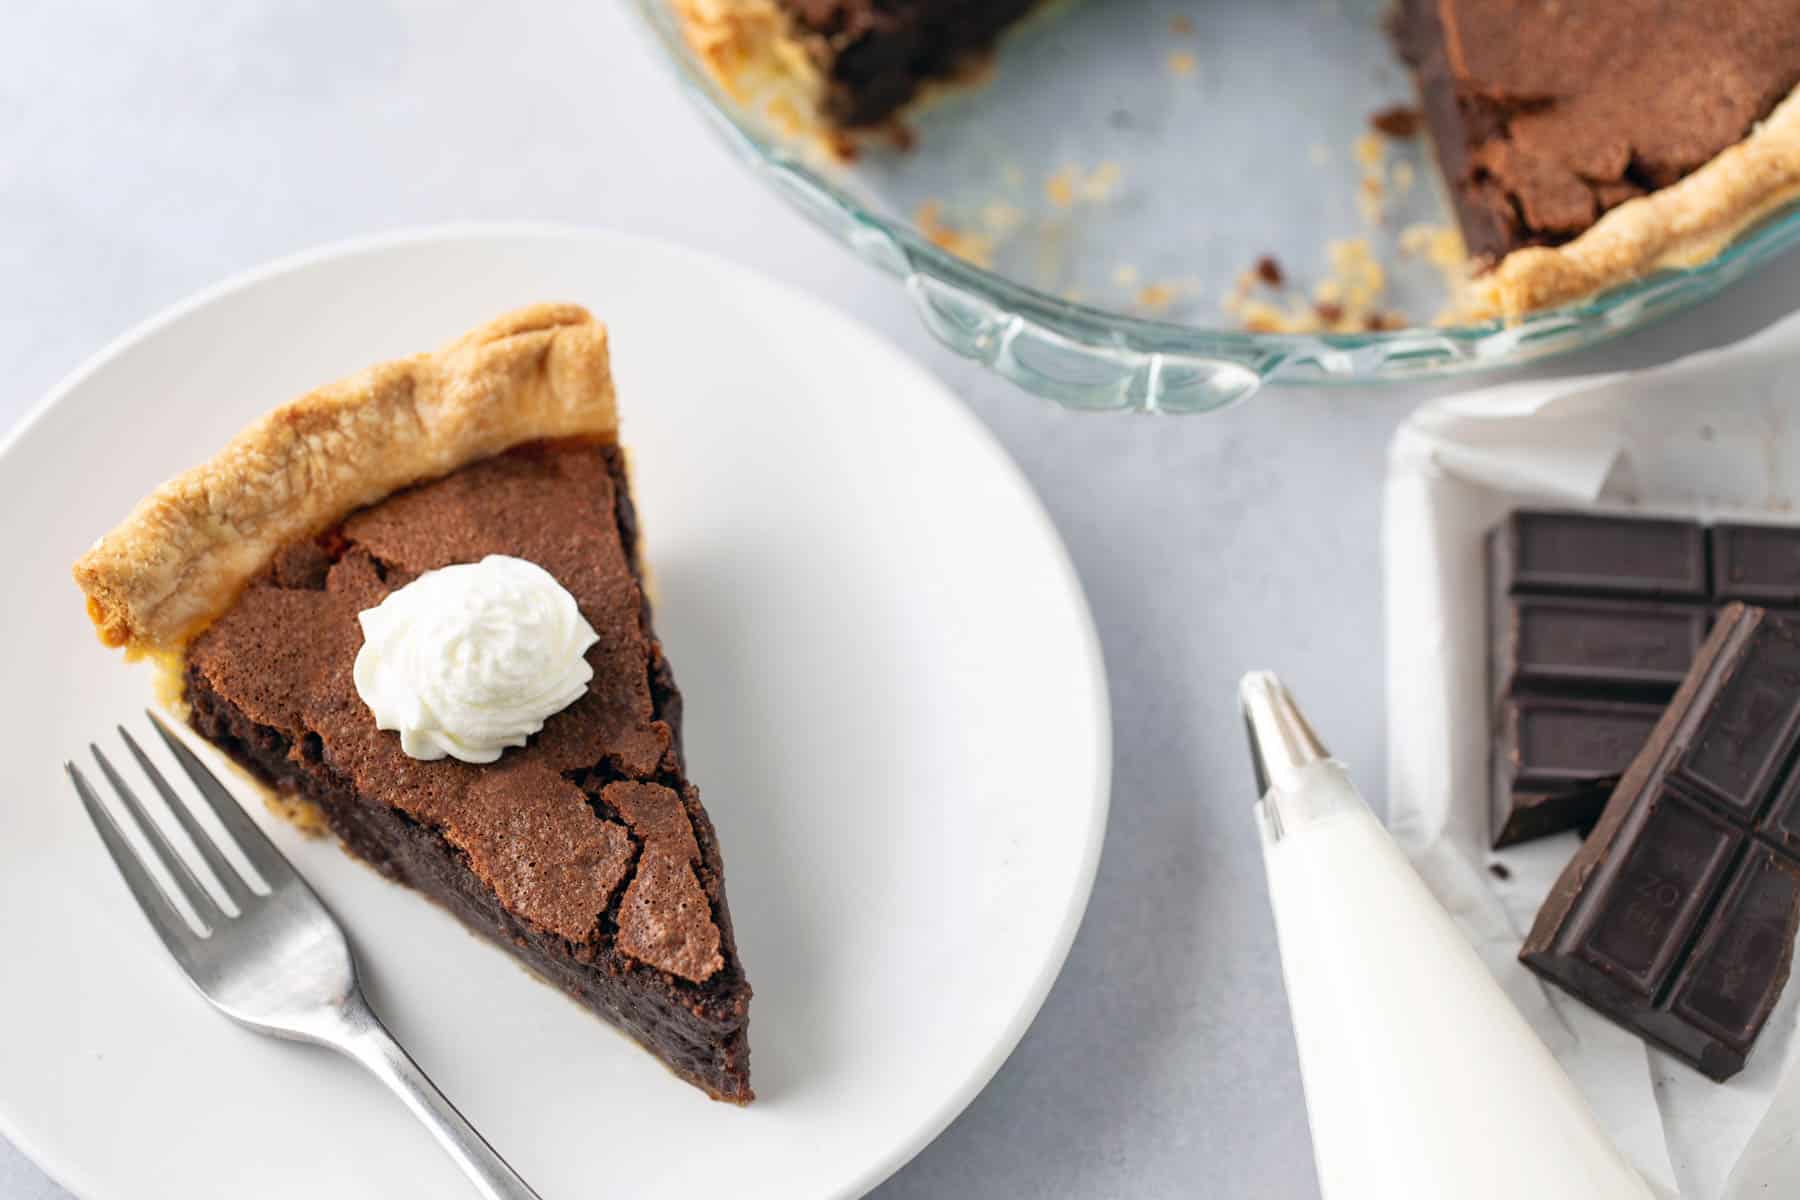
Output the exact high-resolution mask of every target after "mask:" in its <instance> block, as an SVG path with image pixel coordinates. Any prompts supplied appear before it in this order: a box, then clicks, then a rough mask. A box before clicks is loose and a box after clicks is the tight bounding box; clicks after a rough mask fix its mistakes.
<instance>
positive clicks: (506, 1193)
mask: <svg viewBox="0 0 1800 1200" xmlns="http://www.w3.org/2000/svg"><path fill="white" fill-rule="evenodd" d="M343 1017H344V1020H345V1023H346V1028H344V1029H343V1030H342V1031H341V1034H340V1037H338V1038H334V1039H333V1042H334V1044H335V1045H336V1046H337V1048H338V1049H339V1050H341V1051H343V1052H344V1053H345V1054H346V1055H348V1056H349V1057H350V1058H352V1059H354V1060H356V1061H357V1062H358V1063H361V1064H362V1065H363V1067H365V1068H366V1069H367V1070H368V1071H369V1073H370V1074H371V1075H374V1076H375V1078H377V1079H379V1080H381V1082H383V1083H385V1084H387V1085H388V1087H389V1088H390V1089H392V1091H393V1092H394V1094H395V1095H397V1096H399V1097H400V1099H401V1100H402V1101H404V1102H405V1104H406V1107H407V1108H409V1109H411V1110H412V1114H413V1116H415V1117H417V1118H419V1120H420V1121H421V1122H423V1123H424V1125H425V1128H427V1129H429V1130H430V1131H431V1136H432V1137H434V1138H436V1139H437V1142H438V1145H440V1146H442V1147H443V1148H444V1149H445V1150H446V1151H447V1152H448V1153H449V1155H450V1157H451V1158H453V1159H455V1160H456V1165H457V1166H459V1167H461V1168H462V1172H463V1174H464V1175H467V1176H468V1177H469V1182H470V1183H472V1184H474V1185H475V1190H476V1191H477V1192H479V1193H480V1194H481V1195H482V1196H484V1197H486V1198H487V1200H539V1196H538V1194H537V1193H536V1192H534V1191H532V1190H531V1185H530V1184H528V1183H526V1182H525V1181H524V1180H523V1179H521V1178H519V1173H518V1172H517V1171H514V1170H513V1169H512V1168H511V1167H509V1166H507V1164H506V1160H505V1159H504V1158H501V1157H500V1155H499V1153H498V1152H496V1151H495V1149H494V1148H493V1147H492V1146H490V1145H488V1144H487V1139H486V1138H483V1137H482V1136H481V1134H479V1133H477V1132H476V1131H475V1127H474V1126H473V1125H471V1124H469V1122H468V1121H467V1120H466V1119H465V1118H464V1117H463V1115H462V1114H461V1113H459V1112H457V1111H456V1106H455V1105H453V1104H451V1103H450V1101H449V1100H448V1099H446V1098H445V1096H444V1093H442V1092H440V1091H438V1089H437V1085H436V1084H434V1083H432V1082H431V1080H430V1079H429V1078H428V1077H427V1076H426V1074H425V1072H423V1071H421V1070H420V1069H419V1064H418V1063H416V1062H414V1061H413V1060H412V1056H411V1055H409V1054H407V1052H406V1051H405V1050H403V1049H402V1048H401V1046H400V1043H399V1042H397V1041H395V1040H394V1035H393V1034H391V1033H389V1032H388V1031H387V1029H386V1027H385V1026H383V1025H382V1023H381V1021H380V1019H379V1018H377V1017H376V1016H375V1013H374V1011H373V1010H371V1009H370V1008H369V1006H368V1004H367V1002H365V1001H364V1000H363V998H362V997H361V995H359V994H356V993H352V995H351V997H350V999H349V1001H348V1002H347V1003H346V1004H345V1006H344V1010H343Z"/></svg>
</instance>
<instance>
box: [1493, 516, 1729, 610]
mask: <svg viewBox="0 0 1800 1200" xmlns="http://www.w3.org/2000/svg"><path fill="white" fill-rule="evenodd" d="M1493 553H1494V555H1495V563H1496V566H1495V575H1496V576H1497V577H1501V578H1505V579H1507V580H1508V581H1509V582H1510V584H1511V586H1512V588H1513V589H1514V590H1516V591H1523V592H1543V593H1549V592H1560V593H1566V594H1573V595H1625V596H1663V597H1669V598H1680V599H1689V600H1703V599H1705V598H1706V595H1707V590H1708V589H1707V575H1706V531H1705V530H1704V529H1703V528H1701V527H1700V526H1699V525H1696V524H1694V523H1693V522H1692V521H1673V520H1663V519H1653V518H1648V517H1632V516H1609V515H1603V514H1596V513H1579V512H1541V511H1533V510H1520V511H1518V512H1515V513H1513V514H1512V515H1511V516H1510V517H1508V518H1507V520H1506V522H1505V524H1503V525H1501V527H1500V528H1499V529H1498V530H1497V531H1496V536H1495V543H1494V548H1493Z"/></svg>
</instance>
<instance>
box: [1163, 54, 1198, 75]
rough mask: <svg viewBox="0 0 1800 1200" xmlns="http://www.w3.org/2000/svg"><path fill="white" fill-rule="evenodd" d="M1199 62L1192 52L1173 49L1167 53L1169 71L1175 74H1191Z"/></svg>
mask: <svg viewBox="0 0 1800 1200" xmlns="http://www.w3.org/2000/svg"><path fill="white" fill-rule="evenodd" d="M1198 65H1199V64H1198V63H1197V61H1196V60H1195V58H1194V56H1193V54H1192V53H1190V52H1189V51H1186V50H1174V51H1171V52H1170V54H1169V71H1170V73H1172V74H1175V75H1192V74H1193V73H1194V69H1195V67H1196V66H1198Z"/></svg>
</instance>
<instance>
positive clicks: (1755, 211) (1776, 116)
mask: <svg viewBox="0 0 1800 1200" xmlns="http://www.w3.org/2000/svg"><path fill="white" fill-rule="evenodd" d="M1795 199H1800V88H1796V89H1794V91H1792V92H1790V93H1788V96H1787V98H1786V99H1785V100H1783V101H1782V102H1781V103H1780V104H1778V105H1776V106H1775V110H1774V111H1773V112H1771V113H1770V114H1769V115H1768V116H1767V117H1765V118H1764V119H1763V121H1762V123H1761V124H1760V125H1758V126H1757V127H1756V128H1755V129H1753V130H1752V131H1751V132H1750V135H1749V136H1748V137H1746V138H1745V139H1744V140H1743V141H1741V142H1739V143H1738V144H1737V145H1735V146H1728V147H1726V148H1725V149H1724V150H1722V151H1720V152H1719V153H1718V154H1717V155H1716V156H1714V157H1713V158H1712V159H1711V160H1710V161H1708V162H1707V163H1706V164H1705V165H1704V166H1702V167H1700V168H1699V169H1698V170H1696V171H1694V172H1693V173H1692V174H1690V175H1688V176H1687V177H1686V178H1685V179H1681V180H1677V181H1676V182H1675V183H1672V184H1670V185H1669V186H1667V187H1664V188H1659V189H1658V190H1656V191H1654V192H1651V193H1650V194H1648V195H1646V196H1639V197H1638V198H1636V199H1635V200H1628V201H1626V202H1625V203H1624V204H1621V205H1619V206H1618V207H1617V208H1614V209H1612V210H1611V211H1609V212H1607V213H1605V214H1604V215H1602V216H1601V218H1600V219H1599V220H1598V221H1596V222H1594V224H1593V225H1592V226H1591V227H1590V228H1588V229H1587V230H1586V231H1584V232H1583V233H1582V234H1581V235H1580V236H1578V237H1576V238H1575V239H1574V240H1572V241H1569V242H1566V243H1564V244H1563V245H1561V246H1555V247H1545V246H1528V247H1526V248H1524V249H1521V250H1514V251H1513V252H1512V253H1511V254H1508V255H1507V256H1506V257H1505V258H1503V259H1501V260H1500V262H1499V263H1498V264H1497V265H1496V266H1495V267H1494V269H1493V270H1492V271H1490V272H1488V273H1487V274H1486V275H1484V276H1482V277H1480V278H1478V279H1477V280H1476V281H1475V287H1476V295H1477V298H1478V300H1479V302H1480V306H1481V308H1482V309H1483V310H1484V311H1485V313H1486V315H1490V316H1493V315H1497V316H1502V317H1505V318H1506V319H1507V320H1509V321H1512V320H1516V319H1518V318H1520V317H1522V316H1524V315H1525V314H1527V313H1531V312H1536V311H1538V310H1539V309H1544V308H1551V307H1554V306H1555V305H1558V304H1566V303H1568V302H1569V301H1571V300H1579V299H1580V298H1582V297H1583V296H1589V295H1592V294H1594V293H1596V292H1600V291H1604V290H1605V289H1607V288H1610V287H1615V286H1617V285H1619V284H1622V283H1629V282H1631V281H1632V280H1634V279H1641V278H1643V277H1644V276H1646V275H1648V274H1650V273H1651V272H1652V271H1657V270H1662V269H1664V268H1678V267H1694V266H1699V265H1700V264H1701V263H1705V262H1708V261H1710V260H1712V259H1713V258H1715V257H1717V256H1718V254H1719V252H1720V251H1722V250H1723V249H1725V247H1726V246H1728V245H1730V244H1731V242H1732V239H1733V238H1735V237H1736V236H1737V235H1738V234H1739V233H1741V232H1743V231H1744V230H1745V229H1748V228H1749V227H1750V226H1752V225H1754V224H1756V222H1758V221H1760V220H1762V219H1763V218H1764V217H1767V216H1770V215H1772V214H1773V213H1774V212H1775V211H1776V210H1777V209H1780V208H1781V207H1782V206H1783V205H1786V204H1787V203H1789V202H1790V201H1792V200H1795Z"/></svg>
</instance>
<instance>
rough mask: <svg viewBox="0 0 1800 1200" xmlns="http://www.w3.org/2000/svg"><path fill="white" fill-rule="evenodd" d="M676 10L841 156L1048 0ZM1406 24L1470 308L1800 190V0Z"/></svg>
mask: <svg viewBox="0 0 1800 1200" xmlns="http://www.w3.org/2000/svg"><path fill="white" fill-rule="evenodd" d="M670 3H672V4H674V6H675V10H676V12H677V15H678V16H679V17H680V19H681V21H682V24H683V26H684V28H685V30H686V33H687V38H688V41H689V44H690V45H691V46H692V47H693V49H694V51H695V54H696V56H697V57H698V58H699V59H700V61H701V62H702V63H703V64H704V65H705V66H706V67H707V69H708V70H709V71H710V72H711V73H712V74H713V75H714V76H715V78H717V79H718V81H719V82H720V83H721V85H722V86H723V87H724V88H725V89H726V91H727V92H728V93H730V94H731V95H733V96H734V97H736V98H737V99H738V100H739V101H741V102H746V103H751V104H759V105H761V106H762V107H763V108H764V109H765V111H767V112H769V113H770V114H771V115H773V116H775V117H776V118H777V119H778V120H779V121H780V122H781V123H783V124H785V125H787V126H789V127H794V128H799V129H800V130H802V131H804V132H809V133H810V132H819V133H823V134H824V135H825V136H826V139H827V142H828V144H831V145H834V146H837V147H840V148H844V147H853V146H854V142H855V138H856V137H857V135H858V134H859V133H862V132H866V131H868V130H871V129H889V128H891V127H892V126H893V123H894V120H895V118H896V116H897V115H904V112H905V110H906V108H907V106H908V105H909V104H911V103H912V102H913V101H915V100H916V99H918V98H919V97H920V96H922V95H924V94H927V93H928V92H929V91H930V90H931V87H932V85H933V84H935V83H938V82H940V81H944V80H948V79H951V78H953V77H955V76H957V75H959V74H966V69H967V67H968V66H969V64H970V63H971V62H977V61H980V60H981V59H982V58H983V57H984V56H985V55H986V54H987V52H988V51H989V50H990V49H991V48H992V47H993V45H994V43H995V41H996V39H997V38H998V37H999V35H1000V34H1001V33H1002V32H1004V30H1005V29H1006V28H1007V27H1009V26H1010V25H1011V24H1013V23H1015V22H1016V21H1018V20H1019V19H1020V18H1022V17H1024V16H1025V15H1026V14H1028V13H1029V12H1030V11H1031V10H1033V9H1034V8H1037V7H1038V5H1037V4H1035V3H1033V2H1031V0H967V2H959V0H905V2H900V0H670ZM1203 20H1204V18H1199V17H1197V18H1195V19H1194V20H1193V21H1192V22H1190V23H1193V24H1200V23H1203ZM1394 32H1395V34H1396V37H1397V40H1398V42H1399V45H1400V48H1401V52H1402V55H1403V57H1405V58H1406V60H1407V61H1408V62H1409V63H1410V64H1411V65H1412V67H1413V68H1414V70H1415V72H1416V74H1417V76H1418V81H1419V85H1420V91H1421V95H1422V99H1423V104H1424V110H1425V117H1426V123H1427V125H1428V126H1429V128H1430V132H1431V135H1432V139H1433V141H1434V143H1435V145H1436V147H1437V151H1438V158H1439V166H1440V167H1441V169H1442V172H1443V175H1444V181H1445V184H1446V185H1447V187H1448V190H1449V191H1450V193H1451V196H1452V200H1453V207H1454V208H1455V211H1456V214H1457V219H1458V223H1459V225H1460V226H1461V229H1462V233H1463V237H1464V241H1465V244H1466V246H1467V248H1468V251H1469V255H1470V260H1471V262H1470V265H1471V266H1472V267H1474V268H1476V269H1477V270H1478V271H1479V272H1481V274H1480V275H1479V277H1478V279H1477V286H1476V288H1475V295H1474V296H1473V298H1472V301H1471V303H1470V305H1469V306H1468V307H1469V312H1468V314H1467V315H1469V316H1471V317H1478V316H1484V315H1491V314H1501V315H1505V316H1508V317H1518V316H1521V315H1523V314H1525V313H1527V312H1531V311H1535V310H1538V309H1542V308H1548V307H1551V306H1554V305H1557V304H1562V303H1566V302H1568V301H1570V300H1575V299H1579V298H1581V297H1583V296H1587V295H1590V294H1593V293H1596V292H1599V291H1602V290H1604V289H1606V288H1609V287H1612V286H1615V285H1618V284H1622V283H1626V282H1629V281H1630V280H1633V279H1637V278H1640V277H1642V276H1644V275H1647V274H1649V273H1650V272H1652V271H1655V270H1657V269H1660V268H1665V267H1680V266H1692V265H1696V264H1698V263H1701V262H1705V261H1707V260H1708V259H1711V258H1712V257H1714V256H1715V255H1717V254H1718V252H1719V251H1720V250H1721V249H1723V248H1724V247H1725V246H1726V245H1727V244H1729V243H1730V241H1731V239H1732V238H1733V237H1734V236H1736V235H1737V234H1738V233H1739V232H1741V231H1742V230H1744V229H1745V228H1747V227H1748V226H1749V225H1751V224H1753V223H1755V222H1756V221H1758V220H1760V219H1761V218H1763V217H1765V216H1768V215H1769V214H1771V213H1773V212H1774V211H1775V210H1776V209H1778V208H1780V207H1782V206H1783V205H1785V204H1787V203H1788V202H1790V201H1792V200H1794V199H1795V198H1796V197H1800V94H1797V93H1796V89H1797V88H1800V4H1796V3H1794V0H1709V2H1708V3H1680V2H1672V0H1582V2H1579V3H1572V2H1570V0H1399V2H1398V5H1397V9H1396V11H1395V13H1394Z"/></svg>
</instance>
